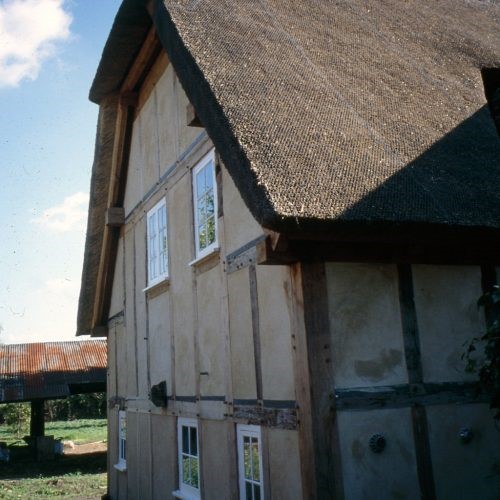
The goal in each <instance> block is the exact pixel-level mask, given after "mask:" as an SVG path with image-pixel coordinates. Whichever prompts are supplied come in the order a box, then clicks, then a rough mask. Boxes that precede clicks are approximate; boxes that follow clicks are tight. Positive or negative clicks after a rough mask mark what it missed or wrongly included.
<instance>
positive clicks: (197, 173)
mask: <svg viewBox="0 0 500 500" xmlns="http://www.w3.org/2000/svg"><path fill="white" fill-rule="evenodd" d="M193 204H194V207H193V208H194V232H195V244H196V258H200V257H203V256H205V255H207V254H209V253H210V252H212V251H213V250H215V249H216V248H217V185H216V181H215V152H214V151H213V150H212V151H211V152H210V153H208V154H207V155H206V156H205V157H204V158H203V159H202V160H201V161H200V162H199V163H198V164H197V165H196V167H195V168H194V169H193Z"/></svg>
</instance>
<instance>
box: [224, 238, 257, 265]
mask: <svg viewBox="0 0 500 500" xmlns="http://www.w3.org/2000/svg"><path fill="white" fill-rule="evenodd" d="M264 238H265V236H264V235H262V236H259V237H258V238H255V239H254V240H252V241H249V242H248V243H247V244H246V245H243V246H242V247H241V248H238V250H235V251H234V252H231V253H230V254H228V255H226V258H225V271H226V273H227V274H231V273H234V272H235V271H239V270H240V269H244V268H245V267H248V266H250V265H252V264H253V265H255V264H257V245H258V244H259V243H261V242H262V241H264Z"/></svg>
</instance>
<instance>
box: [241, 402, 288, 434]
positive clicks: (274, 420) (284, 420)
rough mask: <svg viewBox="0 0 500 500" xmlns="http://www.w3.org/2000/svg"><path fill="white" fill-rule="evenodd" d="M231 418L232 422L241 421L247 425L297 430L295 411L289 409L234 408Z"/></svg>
mask: <svg viewBox="0 0 500 500" xmlns="http://www.w3.org/2000/svg"><path fill="white" fill-rule="evenodd" d="M233 418H234V420H243V421H245V422H246V423H247V424H249V425H262V426H265V427H275V428H278V429H288V430H295V429H296V428H297V411H296V410H295V409H290V408H286V409H285V408H283V409H279V408H266V407H261V406H235V407H234V410H233Z"/></svg>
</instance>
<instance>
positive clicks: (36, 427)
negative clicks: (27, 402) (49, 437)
mask: <svg viewBox="0 0 500 500" xmlns="http://www.w3.org/2000/svg"><path fill="white" fill-rule="evenodd" d="M44 403H45V401H44V400H43V399H34V400H33V401H31V420H30V436H31V437H40V436H44V435H45V416H44Z"/></svg>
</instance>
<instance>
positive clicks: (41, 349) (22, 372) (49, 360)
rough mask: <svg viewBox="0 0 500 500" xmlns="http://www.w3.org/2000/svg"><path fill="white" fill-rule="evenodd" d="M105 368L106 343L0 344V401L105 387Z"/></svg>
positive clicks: (45, 396) (95, 341)
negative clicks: (74, 388) (92, 387)
mask: <svg viewBox="0 0 500 500" xmlns="http://www.w3.org/2000/svg"><path fill="white" fill-rule="evenodd" d="M106 366H107V351H106V340H84V341H72V342H46V343H34V344H11V345H0V402H3V403H8V402H12V401H26V400H30V399H36V398H44V399H50V398H58V397H64V396H68V395H70V394H71V393H72V391H71V386H74V385H78V386H79V387H80V386H82V385H83V386H84V385H85V384H87V385H88V386H89V387H90V384H92V386H94V385H95V384H105V383H106ZM76 392H80V389H77V390H76ZM82 392H85V391H82Z"/></svg>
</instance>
